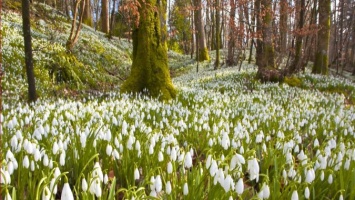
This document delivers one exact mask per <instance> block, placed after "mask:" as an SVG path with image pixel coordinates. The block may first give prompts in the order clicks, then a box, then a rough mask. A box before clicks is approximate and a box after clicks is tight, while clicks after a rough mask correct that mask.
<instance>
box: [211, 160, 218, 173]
mask: <svg viewBox="0 0 355 200" xmlns="http://www.w3.org/2000/svg"><path fill="white" fill-rule="evenodd" d="M217 171H218V165H217V162H216V161H215V160H212V164H211V167H210V174H211V176H215V174H216V173H217Z"/></svg>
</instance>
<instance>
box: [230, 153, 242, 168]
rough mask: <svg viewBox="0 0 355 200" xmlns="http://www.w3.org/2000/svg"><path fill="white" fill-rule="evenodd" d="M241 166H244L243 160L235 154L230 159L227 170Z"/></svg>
mask: <svg viewBox="0 0 355 200" xmlns="http://www.w3.org/2000/svg"><path fill="white" fill-rule="evenodd" d="M241 164H245V159H244V157H243V156H242V155H240V154H238V153H236V154H235V155H234V156H233V157H232V159H231V162H230V165H229V168H230V170H233V169H235V167H236V166H237V165H238V166H241Z"/></svg>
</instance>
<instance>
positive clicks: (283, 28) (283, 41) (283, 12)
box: [279, 0, 289, 54]
mask: <svg viewBox="0 0 355 200" xmlns="http://www.w3.org/2000/svg"><path fill="white" fill-rule="evenodd" d="M288 15H289V13H288V2H287V0H281V1H280V27H279V31H280V49H279V50H280V52H281V53H282V54H284V53H285V52H286V48H287V30H288V27H287V20H288Z"/></svg>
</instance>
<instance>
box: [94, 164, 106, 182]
mask: <svg viewBox="0 0 355 200" xmlns="http://www.w3.org/2000/svg"><path fill="white" fill-rule="evenodd" d="M92 177H93V178H98V179H99V180H100V181H101V182H102V181H103V180H104V175H103V173H102V170H101V166H100V164H99V162H96V163H95V165H94V171H93V172H92Z"/></svg>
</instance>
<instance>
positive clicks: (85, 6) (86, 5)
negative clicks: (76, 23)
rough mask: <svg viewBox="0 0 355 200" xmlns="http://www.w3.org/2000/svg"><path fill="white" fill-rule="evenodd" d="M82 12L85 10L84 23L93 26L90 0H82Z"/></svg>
mask: <svg viewBox="0 0 355 200" xmlns="http://www.w3.org/2000/svg"><path fill="white" fill-rule="evenodd" d="M77 1H78V0H77ZM81 12H83V23H84V24H86V25H88V26H91V27H93V21H92V14H91V2H90V0H82V4H81Z"/></svg>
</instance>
